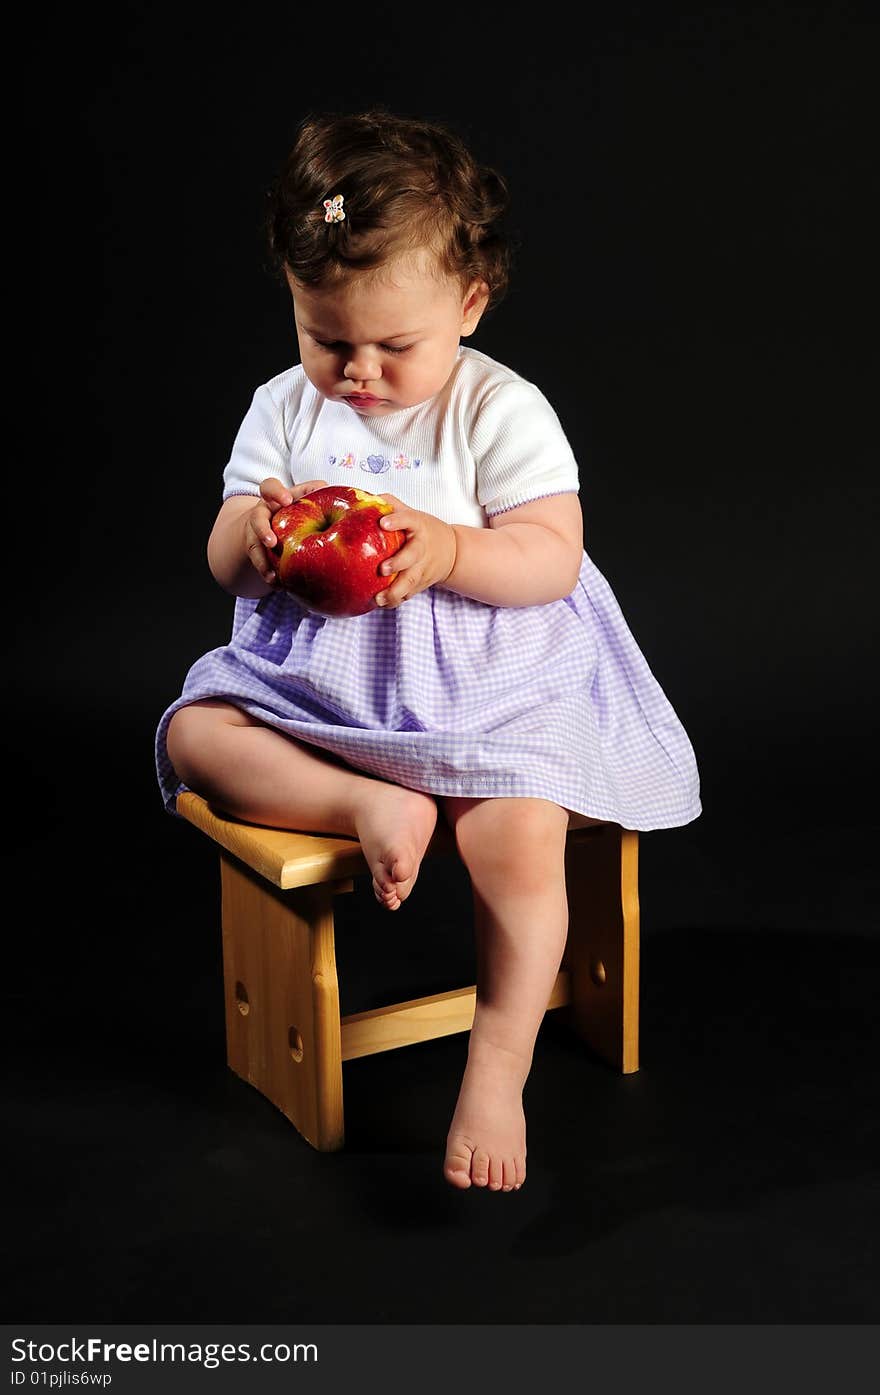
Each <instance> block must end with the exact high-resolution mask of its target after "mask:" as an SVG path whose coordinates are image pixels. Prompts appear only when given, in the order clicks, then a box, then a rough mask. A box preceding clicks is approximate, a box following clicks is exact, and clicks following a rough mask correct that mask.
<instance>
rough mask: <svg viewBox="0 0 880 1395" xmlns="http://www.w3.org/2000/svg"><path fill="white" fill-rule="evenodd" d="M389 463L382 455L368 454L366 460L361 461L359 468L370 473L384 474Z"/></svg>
mask: <svg viewBox="0 0 880 1395" xmlns="http://www.w3.org/2000/svg"><path fill="white" fill-rule="evenodd" d="M390 464H391V461H390V460H386V459H385V456H384V455H368V456H367V458H366V460H362V461H361V469H362V470H368V471H369V473H370V474H371V475H384V473H385V471H386V470H387V469H388V467H389V465H390Z"/></svg>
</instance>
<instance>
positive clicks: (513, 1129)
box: [443, 1046, 526, 1192]
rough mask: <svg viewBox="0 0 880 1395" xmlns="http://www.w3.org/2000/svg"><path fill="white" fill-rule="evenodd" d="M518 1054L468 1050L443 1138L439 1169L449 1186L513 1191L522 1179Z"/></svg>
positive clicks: (521, 1077) (521, 1075) (523, 1155)
mask: <svg viewBox="0 0 880 1395" xmlns="http://www.w3.org/2000/svg"><path fill="white" fill-rule="evenodd" d="M524 1079H525V1075H524V1072H523V1063H522V1059H521V1058H520V1057H519V1056H514V1055H513V1053H511V1052H507V1051H504V1050H503V1049H498V1050H497V1051H496V1050H493V1049H492V1048H489V1047H485V1046H483V1047H481V1048H480V1049H479V1050H478V1051H474V1050H471V1052H470V1053H469V1055H468V1064H467V1068H466V1070H465V1073H464V1079H463V1080H462V1082H461V1090H460V1091H459V1095H458V1103H457V1104H456V1106H455V1113H454V1114H453V1116H452V1123H451V1124H450V1126H449V1133H448V1135H447V1138H446V1158H445V1160H444V1163H443V1175H444V1177H445V1178H446V1180H447V1182H451V1183H452V1185H453V1186H454V1187H469V1186H470V1185H471V1183H473V1184H474V1186H477V1187H486V1186H488V1187H489V1189H490V1190H491V1191H505V1192H509V1191H518V1190H519V1188H520V1187H521V1186H522V1184H523V1182H524V1181H525V1180H526V1119H525V1114H524V1113H523V1106H522V1091H523V1083H524Z"/></svg>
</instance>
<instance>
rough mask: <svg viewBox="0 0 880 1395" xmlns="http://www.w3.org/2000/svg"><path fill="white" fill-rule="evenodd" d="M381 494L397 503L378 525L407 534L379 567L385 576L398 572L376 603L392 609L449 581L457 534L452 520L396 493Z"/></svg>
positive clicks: (394, 503) (390, 502)
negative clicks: (416, 506) (412, 505)
mask: <svg viewBox="0 0 880 1395" xmlns="http://www.w3.org/2000/svg"><path fill="white" fill-rule="evenodd" d="M379 497H380V498H381V499H384V500H385V501H386V503H389V504H393V505H394V509H393V512H392V513H386V514H383V515H382V518H381V519H380V524H379V526H380V527H381V528H399V529H400V531H401V532H402V533H406V542H405V543H404V544H403V547H401V549H400V551H399V552H395V554H394V556H393V557H388V558H387V559H386V560H385V561H384V562H383V563H382V565H381V567H380V568H379V571H380V573H381V574H382V575H383V576H388V575H389V574H390V573H391V572H398V573H399V575H398V576H396V577H395V578H394V581H393V582H392V583H391V585H390V586H389V587H388V588H387V590H385V591H381V592H380V593H379V595H378V596H377V597H376V604H377V605H380V606H383V607H384V608H385V609H386V610H392V609H393V608H394V607H395V606H397V605H400V603H401V601H405V600H407V599H408V598H409V597H410V596H416V595H418V593H419V591H427V589H428V587H429V586H434V585H435V584H436V583H437V582H438V581H445V580H446V578H447V577H448V576H449V574H450V572H451V571H452V568H453V567H454V566H455V533H454V532H453V530H452V524H451V523H444V522H443V520H442V518H436V517H435V516H434V514H432V513H422V512H421V511H420V510H419V509H411V508H408V507H407V505H406V504H404V503H402V502H401V500H400V499H397V498H395V496H394V495H393V494H380V496H379Z"/></svg>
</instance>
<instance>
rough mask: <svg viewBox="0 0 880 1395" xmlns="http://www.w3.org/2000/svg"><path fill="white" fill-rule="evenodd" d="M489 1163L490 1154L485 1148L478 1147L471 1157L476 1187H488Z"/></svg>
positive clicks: (472, 1175)
mask: <svg viewBox="0 0 880 1395" xmlns="http://www.w3.org/2000/svg"><path fill="white" fill-rule="evenodd" d="M489 1163H490V1158H489V1154H488V1153H487V1152H486V1150H485V1148H476V1149H475V1150H474V1156H473V1158H472V1159H471V1178H472V1180H473V1183H474V1186H475V1187H488V1185H489Z"/></svg>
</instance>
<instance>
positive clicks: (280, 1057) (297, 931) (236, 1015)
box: [221, 853, 352, 1152]
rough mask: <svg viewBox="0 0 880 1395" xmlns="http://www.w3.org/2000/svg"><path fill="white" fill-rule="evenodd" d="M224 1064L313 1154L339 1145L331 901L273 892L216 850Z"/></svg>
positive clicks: (328, 889)
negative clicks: (291, 1127)
mask: <svg viewBox="0 0 880 1395" xmlns="http://www.w3.org/2000/svg"><path fill="white" fill-rule="evenodd" d="M221 881H222V889H223V902H222V904H223V979H224V986H225V995H226V1047H227V1060H228V1063H229V1065H230V1067H231V1068H232V1070H234V1071H235V1073H236V1075H240V1076H241V1078H242V1079H243V1080H247V1081H248V1083H249V1084H251V1085H253V1086H255V1088H256V1089H257V1090H259V1091H260V1093H261V1094H263V1095H265V1096H266V1097H267V1099H270V1100H271V1101H272V1103H273V1104H274V1105H276V1106H277V1107H278V1108H279V1109H280V1110H281V1112H282V1113H283V1114H285V1115H286V1116H287V1118H288V1119H289V1120H290V1121H291V1123H292V1124H294V1125H295V1127H296V1128H297V1129H298V1130H299V1132H300V1133H301V1134H302V1135H303V1137H304V1138H305V1139H307V1140H308V1142H309V1143H311V1144H312V1146H313V1147H314V1148H318V1149H320V1150H321V1151H322V1152H330V1151H332V1150H334V1149H337V1148H341V1147H342V1145H343V1141H344V1131H343V1119H342V1044H341V1034H340V1026H339V988H338V983H337V978H336V954H335V946H334V938H333V897H334V895H336V894H337V893H338V892H340V891H348V890H350V889H351V886H352V883H351V881H340V882H328V883H325V884H323V885H318V886H307V887H299V888H296V889H294V890H291V891H280V890H279V889H278V888H277V887H274V886H271V885H270V884H268V883H267V882H266V881H265V880H264V879H263V878H262V877H260V876H258V875H257V874H256V873H254V872H252V871H251V870H250V868H248V867H245V866H243V865H242V864H241V863H240V862H238V861H237V860H236V859H235V858H232V857H229V856H228V855H227V854H225V853H223V854H221Z"/></svg>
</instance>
